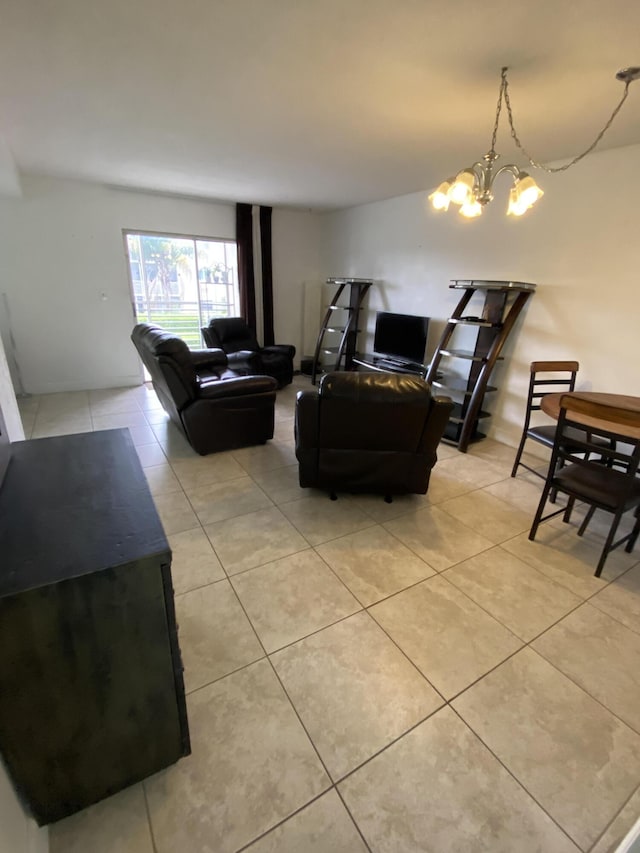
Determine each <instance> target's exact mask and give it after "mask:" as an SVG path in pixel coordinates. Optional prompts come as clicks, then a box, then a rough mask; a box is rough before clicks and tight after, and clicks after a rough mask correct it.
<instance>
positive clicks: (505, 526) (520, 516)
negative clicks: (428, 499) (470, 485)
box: [439, 490, 531, 545]
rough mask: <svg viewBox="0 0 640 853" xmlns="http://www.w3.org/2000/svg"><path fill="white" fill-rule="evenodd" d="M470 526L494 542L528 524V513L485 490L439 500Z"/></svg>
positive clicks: (499, 541)
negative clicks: (443, 500) (447, 499)
mask: <svg viewBox="0 0 640 853" xmlns="http://www.w3.org/2000/svg"><path fill="white" fill-rule="evenodd" d="M439 509H442V510H444V511H445V512H448V513H449V515H452V516H453V517H454V518H457V519H458V521H461V522H462V523H463V524H466V525H467V527H470V528H471V529H472V530H475V531H476V532H477V533H480V534H481V535H482V536H486V538H487V539H490V540H491V541H492V542H494V543H495V544H496V545H499V544H500V543H501V542H504V541H505V539H512V538H513V537H514V536H517V535H518V534H519V533H522V532H523V531H524V530H526V531H528V530H529V529H530V527H531V516H530V514H529V513H526V512H523V510H521V509H518V507H516V506H513V505H511V504H508V503H505V502H504V501H502V500H500V499H499V498H496V497H494V496H493V495H490V494H488V493H487V492H486V491H484V490H478V491H475V492H469V493H468V494H466V495H461V496H460V497H458V498H453V499H452V500H449V501H445V502H444V503H441V504H439Z"/></svg>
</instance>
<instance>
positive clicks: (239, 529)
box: [205, 507, 308, 575]
mask: <svg viewBox="0 0 640 853" xmlns="http://www.w3.org/2000/svg"><path fill="white" fill-rule="evenodd" d="M205 533H206V534H207V536H208V537H209V539H210V540H211V544H212V545H213V547H214V548H215V551H216V554H217V555H218V558H219V560H220V562H221V563H222V565H223V566H224V569H225V571H226V572H227V574H228V575H235V574H238V573H239V572H244V571H246V570H247V569H253V568H255V567H256V566H261V565H263V564H264V563H271V562H273V560H278V559H280V558H281V557H287V556H288V555H289V554H295V553H296V552H297V551H303V550H306V548H307V547H308V543H307V542H306V540H305V539H303V538H302V536H301V535H300V534H299V533H298V531H297V530H296V529H295V528H294V527H293V525H292V524H291V523H290V522H289V521H287V519H286V518H285V517H284V515H283V514H282V513H281V512H280V510H279V509H278V508H277V507H272V508H271V509H263V510H259V511H258V512H251V513H249V514H248V515H240V516H237V517H236V518H230V519H228V520H226V521H217V522H215V524H208V525H207V526H206V527H205Z"/></svg>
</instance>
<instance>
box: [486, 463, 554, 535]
mask: <svg viewBox="0 0 640 853" xmlns="http://www.w3.org/2000/svg"><path fill="white" fill-rule="evenodd" d="M542 487H543V481H542V480H539V479H537V480H536V481H535V482H532V481H531V480H528V479H526V478H525V477H521V476H520V475H518V477H517V478H514V477H508V478H507V479H506V480H500V482H499V483H493V484H492V485H491V486H485V487H484V489H483V490H482V491H483V492H487V493H488V494H490V495H493V496H494V497H496V498H500V500H501V501H505V503H508V504H510V505H511V506H514V507H517V508H518V509H520V510H522V512H525V513H527V515H528V518H529V523H528V525H527V528H526V529H527V531H528V530H529V529H530V528H531V523H532V521H533V517H534V515H535V512H536V510H537V509H538V503H539V502H540V495H541V494H542Z"/></svg>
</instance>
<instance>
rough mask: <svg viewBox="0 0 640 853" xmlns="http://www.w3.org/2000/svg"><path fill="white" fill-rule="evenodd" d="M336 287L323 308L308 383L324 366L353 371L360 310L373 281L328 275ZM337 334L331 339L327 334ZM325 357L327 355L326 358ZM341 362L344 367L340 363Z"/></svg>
mask: <svg viewBox="0 0 640 853" xmlns="http://www.w3.org/2000/svg"><path fill="white" fill-rule="evenodd" d="M327 284H332V285H334V286H335V288H336V290H335V292H334V295H333V297H332V299H331V302H330V304H329V305H328V307H327V311H326V313H325V316H324V320H323V322H322V325H321V326H320V331H319V333H318V340H317V343H316V349H315V353H314V356H313V367H312V370H311V382H312V383H313V384H314V385H315V384H316V378H317V377H318V375H319V374H320V373H324V372H326V370H325V365H329V364H330V365H331V366H330V367H329V368H328V369H330V370H340V369H341V367H342V369H344V370H354V369H355V368H354V363H353V359H354V356H355V355H356V353H357V339H358V332H359V329H358V321H359V317H360V309H361V308H362V303H363V300H364V298H365V296H366V295H367V292H368V290H369V288H370V287H371V285H372V284H373V281H372V280H371V279H368V278H328V279H327ZM332 335H334V336H339V337H334V338H332V337H331V336H332ZM327 356H328V357H329V358H328V359H327ZM343 365H344V366H343Z"/></svg>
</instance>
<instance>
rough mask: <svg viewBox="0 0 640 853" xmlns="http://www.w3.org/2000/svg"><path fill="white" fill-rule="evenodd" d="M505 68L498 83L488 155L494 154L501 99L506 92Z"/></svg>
mask: <svg viewBox="0 0 640 853" xmlns="http://www.w3.org/2000/svg"><path fill="white" fill-rule="evenodd" d="M506 70H507V69H506V68H503V69H502V72H503V73H502V82H501V83H500V94H499V95H498V103H497V104H496V120H495V123H494V125H493V134H492V136H491V148H490V149H489V154H495V153H496V140H497V138H498V125H499V124H500V111H501V110H502V98H503V95H504V93H505V91H506V82H507V78H506V76H505V72H506Z"/></svg>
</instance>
